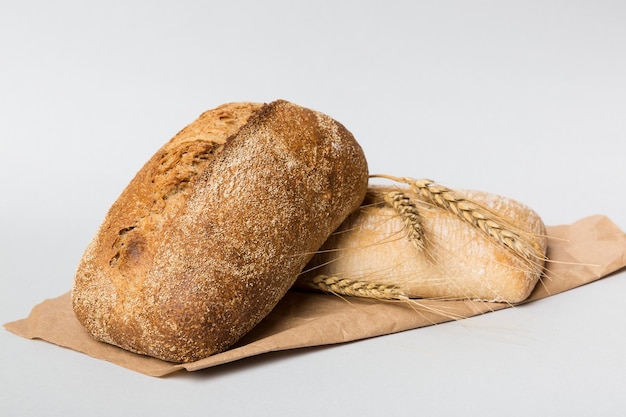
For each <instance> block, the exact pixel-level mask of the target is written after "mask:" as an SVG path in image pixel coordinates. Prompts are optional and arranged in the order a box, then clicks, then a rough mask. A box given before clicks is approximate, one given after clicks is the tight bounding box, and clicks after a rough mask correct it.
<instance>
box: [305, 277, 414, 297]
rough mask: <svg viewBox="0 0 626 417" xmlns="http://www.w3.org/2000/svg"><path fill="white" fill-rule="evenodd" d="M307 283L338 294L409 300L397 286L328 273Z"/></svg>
mask: <svg viewBox="0 0 626 417" xmlns="http://www.w3.org/2000/svg"><path fill="white" fill-rule="evenodd" d="M306 283H307V285H308V286H309V287H310V288H312V289H315V290H319V291H323V292H327V293H332V294H336V295H349V296H353V297H365V298H375V299H377V300H403V301H405V300H408V299H409V297H407V296H406V294H404V292H402V291H401V290H400V289H399V288H398V287H397V286H395V285H387V284H376V283H372V282H369V281H357V280H352V279H347V278H338V277H333V276H328V275H317V276H315V277H313V278H310V279H307V280H306Z"/></svg>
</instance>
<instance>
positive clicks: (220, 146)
mask: <svg viewBox="0 0 626 417" xmlns="http://www.w3.org/2000/svg"><path fill="white" fill-rule="evenodd" d="M367 177H368V172H367V163H366V161H365V157H364V155H363V152H362V150H361V148H360V146H359V145H358V144H357V142H356V141H355V140H354V138H353V137H352V135H351V134H350V132H348V131H347V130H346V129H345V128H344V127H343V126H342V125H341V124H339V123H338V122H336V121H334V120H333V119H331V118H329V117H328V116H325V115H323V114H321V113H319V112H315V111H312V110H309V109H306V108H303V107H300V106H297V105H294V104H292V103H289V102H286V101H282V100H280V101H276V102H272V103H270V104H266V105H264V104H254V103H234V104H227V105H224V106H221V107H218V108H216V109H214V110H210V111H208V112H206V113H204V114H202V115H201V116H200V117H199V118H198V119H197V120H196V121H195V122H193V123H192V124H190V125H189V126H187V127H186V128H184V129H183V130H182V131H181V132H180V133H178V134H177V135H176V136H175V137H174V138H173V139H172V140H171V141H169V142H168V143H167V144H165V145H164V146H163V147H162V148H161V149H160V150H159V151H158V152H157V153H156V154H155V155H154V156H153V157H152V158H151V159H150V160H149V161H148V162H147V163H146V164H145V165H144V166H143V168H142V169H141V170H140V171H139V172H138V173H137V175H136V176H135V178H134V179H133V180H132V181H131V182H130V184H129V185H128V186H127V188H126V189H125V190H124V191H123V192H122V194H121V195H120V197H119V198H118V200H117V201H116V202H115V203H114V204H113V205H112V207H111V208H110V210H109V212H108V213H107V215H106V218H105V219H104V222H103V224H102V225H101V227H100V229H99V230H98V232H97V233H96V235H95V237H94V238H93V240H92V242H91V243H90V244H89V246H88V247H87V249H86V251H85V253H84V255H83V257H82V259H81V261H80V263H79V266H78V269H77V273H76V276H75V281H74V287H73V291H72V302H73V307H74V311H75V314H76V317H77V318H78V320H79V321H80V322H81V323H82V325H83V326H84V327H85V329H86V330H87V331H88V332H89V333H91V334H92V335H93V336H94V337H95V338H96V339H98V340H101V341H103V342H107V343H110V344H113V345H117V346H120V347H122V348H124V349H127V350H130V351H133V352H137V353H141V354H145V355H149V356H153V357H157V358H160V359H163V360H167V361H174V362H188V361H193V360H197V359H200V358H203V357H206V356H209V355H211V354H214V353H216V352H220V351H223V350H225V349H226V348H228V347H229V346H231V345H232V344H233V343H235V342H236V341H237V340H238V339H239V338H241V336H243V335H244V334H245V333H246V332H248V331H249V330H250V329H252V328H253V327H254V326H255V325H256V324H257V323H258V322H259V321H260V320H261V319H262V318H263V317H265V316H266V315H267V314H268V313H269V312H270V311H271V310H272V308H273V307H274V306H275V305H276V304H277V302H278V301H279V300H280V298H281V297H282V296H283V295H284V294H285V292H286V291H287V290H288V289H289V287H290V286H291V285H292V284H293V283H294V281H295V279H296V277H297V275H298V273H299V272H300V271H301V269H302V268H303V267H304V265H305V264H306V263H307V262H308V260H309V259H310V258H311V256H312V254H313V253H314V252H315V250H316V249H318V248H319V246H321V245H322V243H323V242H324V241H325V240H326V238H327V237H328V236H329V234H330V233H331V232H332V231H333V230H334V229H336V228H337V227H338V226H339V224H340V223H341V222H342V221H343V220H344V219H345V218H346V217H347V215H348V214H349V213H350V212H352V211H354V210H355V209H356V208H357V207H358V206H359V204H360V203H361V201H362V200H363V197H364V195H365V192H366V189H367V180H368V178H367Z"/></svg>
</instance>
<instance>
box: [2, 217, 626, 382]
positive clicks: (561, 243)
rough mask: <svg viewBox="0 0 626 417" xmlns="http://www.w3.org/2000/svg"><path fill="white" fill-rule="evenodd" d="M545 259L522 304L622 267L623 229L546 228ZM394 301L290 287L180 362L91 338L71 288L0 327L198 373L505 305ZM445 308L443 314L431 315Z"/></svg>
mask: <svg viewBox="0 0 626 417" xmlns="http://www.w3.org/2000/svg"><path fill="white" fill-rule="evenodd" d="M548 235H549V236H550V239H549V246H548V256H549V258H550V259H552V260H555V261H558V263H557V262H555V263H549V264H548V267H547V272H546V275H545V277H544V278H543V280H542V282H540V283H539V284H537V287H536V288H535V290H534V292H533V293H532V294H531V295H530V297H529V298H528V299H527V300H526V301H525V303H528V302H531V301H535V300H539V299H541V298H545V297H548V296H550V295H554V294H558V293H560V292H563V291H566V290H569V289H572V288H575V287H579V286H581V285H584V284H587V283H590V282H593V281H595V280H597V279H600V278H602V277H605V276H607V275H608V274H611V273H612V272H615V271H617V270H619V269H621V268H623V267H624V266H626V234H624V232H623V231H621V230H620V229H619V228H618V227H617V226H616V225H615V224H614V223H613V222H611V221H610V220H609V219H608V218H607V217H604V216H591V217H588V218H585V219H582V220H580V221H578V222H576V223H573V224H571V225H564V226H553V227H548ZM419 302H420V304H421V305H422V307H418V308H416V307H411V306H408V305H406V304H404V303H398V302H381V301H375V300H367V299H356V298H350V299H342V298H339V297H335V296H332V295H325V294H316V293H304V292H297V291H290V292H289V293H288V294H287V295H286V296H285V297H284V298H283V299H282V300H281V302H280V303H279V304H278V306H276V308H275V309H274V310H273V311H272V313H270V315H269V316H267V317H266V318H265V319H264V320H263V321H262V322H261V323H260V324H259V325H258V326H257V327H255V328H254V329H253V330H252V331H251V332H250V333H248V334H247V335H246V336H245V337H244V338H243V339H242V340H240V341H239V342H238V343H237V344H236V345H235V346H233V347H232V348H231V349H229V350H227V351H226V352H223V353H220V354H216V355H213V356H210V357H208V358H205V359H202V360H199V361H196V362H191V363H185V364H175V363H170V362H164V361H161V360H158V359H154V358H150V357H146V356H142V355H137V354H134V353H131V352H128V351H125V350H123V349H120V348H118V347H115V346H112V345H108V344H105V343H101V342H98V341H96V340H94V339H92V338H91V337H90V336H89V335H88V334H87V333H86V332H85V331H84V330H83V328H82V327H81V325H80V324H79V322H78V321H77V320H76V318H75V317H74V313H73V310H72V307H71V302H70V293H69V292H68V293H66V294H63V295H61V296H60V297H57V298H54V299H48V300H45V301H43V302H42V303H41V304H38V305H36V306H35V307H34V308H33V309H32V311H31V313H30V315H29V316H28V317H27V318H25V319H22V320H18V321H15V322H12V323H7V324H5V327H6V328H7V329H8V330H9V331H11V332H13V333H15V334H17V335H19V336H22V337H25V338H28V339H43V340H46V341H48V342H51V343H54V344H57V345H60V346H64V347H68V348H71V349H74V350H76V351H79V352H83V353H86V354H87V355H90V356H92V357H94V358H98V359H103V360H106V361H110V362H112V363H115V364H117V365H120V366H123V367H126V368H129V369H132V370H134V371H138V372H141V373H144V374H147V375H151V376H164V375H167V374H170V373H173V372H176V371H179V370H182V369H186V370H188V371H196V370H200V369H204V368H209V367H212V366H216V365H220V364H223V363H228V362H232V361H236V360H238V359H242V358H246V357H250V356H255V355H260V354H263V353H268V352H274V351H281V350H287V349H296V348H302V347H311V346H320V345H328V344H335V343H342V342H348V341H354V340H359V339H365V338H368V337H375V336H380V335H385V334H390V333H395V332H400V331H404V330H409V329H415V328H419V327H423V326H428V325H432V324H437V323H442V322H446V321H450V320H452V317H455V318H463V317H470V316H474V315H478V314H482V313H487V312H491V311H496V310H500V309H503V308H507V307H509V305H506V304H499V303H481V302H471V301H425V300H420V301H419ZM436 311H443V312H446V313H447V314H444V315H441V314H437V313H436Z"/></svg>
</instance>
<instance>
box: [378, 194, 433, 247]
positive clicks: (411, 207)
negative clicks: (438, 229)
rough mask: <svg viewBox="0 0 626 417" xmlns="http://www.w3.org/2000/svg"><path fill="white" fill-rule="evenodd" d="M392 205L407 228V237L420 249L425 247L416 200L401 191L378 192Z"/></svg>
mask: <svg viewBox="0 0 626 417" xmlns="http://www.w3.org/2000/svg"><path fill="white" fill-rule="evenodd" d="M376 194H377V195H379V196H380V197H382V199H383V200H384V201H385V203H387V204H388V205H389V206H391V207H392V208H393V209H394V210H395V211H396V212H397V213H398V214H399V215H400V218H401V219H402V222H403V223H404V225H405V228H406V230H407V232H408V233H407V238H408V239H409V241H410V242H411V243H413V245H414V246H415V248H417V249H418V250H422V249H424V229H423V228H422V220H421V217H420V214H419V210H418V208H417V205H416V204H415V201H413V199H411V197H409V196H408V195H407V194H406V193H403V192H401V191H389V192H386V193H376Z"/></svg>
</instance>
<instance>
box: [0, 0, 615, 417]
mask: <svg viewBox="0 0 626 417" xmlns="http://www.w3.org/2000/svg"><path fill="white" fill-rule="evenodd" d="M201 3H204V4H201ZM625 22H626V3H624V2H619V1H586V2H583V1H569V2H563V1H558V2H556V1H518V2H510V1H474V2H470V1H460V0H459V1H413V2H410V1H404V2H399V1H386V2H373V1H358V2H357V1H316V2H288V1H284V2H277V1H270V0H266V1H262V2H252V1H248V2H243V1H231V2H217V1H215V2H211V1H207V2H200V1H176V2H173V1H172V2H165V1H154V2H138V1H128V0H125V1H118V0H113V1H108V2H78V1H76V2H70V1H41V0H39V1H37V0H33V1H30V2H26V1H25V2H20V1H13V0H9V1H3V2H2V5H0V178H2V190H1V192H0V276H1V285H2V290H1V291H0V297H1V298H0V320H1V322H2V323H5V322H8V321H13V320H16V319H19V318H22V317H25V316H26V315H27V314H28V312H29V311H30V309H31V307H32V306H33V305H35V304H36V303H39V302H40V301H42V300H43V299H45V298H49V297H54V296H57V295H60V294H62V293H63V292H65V291H67V290H68V289H69V288H70V287H71V285H72V279H73V273H74V269H75V267H76V264H77V262H78V260H79V258H80V256H81V255H82V251H83V249H84V247H85V246H86V244H87V242H88V241H89V239H90V238H91V236H92V235H93V234H94V232H95V230H96V228H97V227H98V225H99V224H100V222H101V221H102V219H103V217H104V214H105V212H106V210H107V209H108V207H109V206H110V204H111V203H112V202H113V201H114V200H115V199H116V198H117V196H118V194H119V192H120V191H121V190H122V189H123V187H124V186H125V185H126V184H127V182H128V181H129V180H130V178H131V177H132V176H133V175H134V173H135V172H136V171H137V170H138V169H139V168H140V167H141V165H142V164H143V162H144V161H145V160H147V159H148V158H149V157H150V156H151V155H152V153H154V151H156V149H157V148H158V147H160V146H161V145H162V144H163V143H164V142H165V141H167V140H168V139H170V138H171V137H172V136H173V135H174V134H175V133H176V132H177V131H178V130H180V129H181V128H182V127H184V126H185V125H186V124H187V123H189V122H191V121H192V120H193V119H194V118H195V117H196V116H198V115H199V114H200V113H201V112H202V111H204V110H207V109H209V108H212V107H215V106H217V105H219V104H222V103H225V102H229V101H239V100H246V101H271V100H273V99H276V98H284V99H287V100H290V101H293V102H295V103H298V104H301V105H304V106H307V107H311V108H314V109H317V110H320V111H322V112H324V113H327V114H329V115H331V116H333V117H334V118H336V119H338V120H339V121H341V122H342V123H343V124H345V125H346V126H347V127H348V129H349V130H351V131H352V132H353V133H354V135H355V136H356V137H357V139H358V140H359V142H360V143H361V145H362V146H363V148H364V150H365V153H366V155H367V156H368V159H369V163H370V170H371V172H372V173H374V172H385V173H391V174H395V175H406V176H413V177H417V178H422V177H428V178H432V179H435V180H437V181H438V182H440V183H442V184H446V185H448V186H451V187H453V188H473V189H479V190H483V191H489V192H493V193H498V194H503V195H506V196H508V197H511V198H515V199H518V200H520V201H522V202H524V203H526V204H527V205H529V206H531V207H532V208H533V209H535V210H536V211H537V212H538V213H539V214H540V215H541V216H542V217H543V219H544V221H545V223H546V224H549V225H556V224H564V223H571V222H573V221H575V220H578V219H580V218H582V217H586V216H588V215H592V214H606V215H608V216H609V217H610V218H611V219H612V220H613V221H614V222H615V223H617V225H618V226H620V227H621V228H622V229H623V230H624V229H626V196H625V185H626V184H625V182H626V181H625V179H626V168H625V167H624V143H626V24H625ZM625 298H626V272H624V271H622V272H620V273H617V274H615V275H613V276H611V277H610V278H607V279H605V280H602V281H599V282H596V283H593V284H590V285H587V286H584V287H582V288H578V289H575V290H572V291H569V292H566V293H564V294H561V295H557V296H554V297H551V298H548V299H545V300H542V301H539V302H535V303H531V304H529V305H525V306H523V307H519V308H515V309H507V310H504V311H500V312H497V313H493V314H488V315H485V316H481V317H476V318H472V319H467V320H463V321H460V322H455V323H449V324H444V325H439V326H434V327H429V328H424V329H419V330H415V331H408V332H404V333H400V334H395V335H391V336H385V337H379V338H375V339H369V340H365V341H361V342H355V343H349V344H345V345H339V346H333V347H324V348H315V349H306V350H302V351H295V352H286V353H277V354H269V355H264V356H260V357H257V358H252V359H247V360H243V361H241V362H238V363H232V364H228V365H223V366H219V367H216V368H214V369H210V370H206V371H201V372H197V373H185V372H181V373H178V374H175V375H172V376H171V377H168V378H161V379H158V378H152V377H147V376H144V375H141V374H138V373H135V372H132V371H129V370H126V369H123V368H121V367H118V366H115V365H112V364H109V363H106V362H103V361H99V360H95V359H92V358H89V357H87V356H85V355H82V354H79V353H76V352H73V351H71V350H68V349H63V348H59V347H57V346H54V345H52V344H48V343H45V342H41V341H29V340H25V339H22V338H19V337H17V336H15V335H13V334H11V333H9V332H8V331H5V330H4V329H2V330H0V345H1V346H2V348H1V349H0V367H1V369H2V370H1V372H0V415H2V416H18V415H19V416H31V415H32V416H48V415H63V416H70V415H93V416H96V415H103V416H104V415H106V416H112V415H150V416H161V415H162V416H172V415H237V416H239V415H242V416H243V415H255V416H263V415H271V416H276V415H285V416H293V415H299V416H309V415H310V416H327V415H361V416H370V415H371V416H380V415H411V416H413V415H427V416H438V415H442V416H449V415H465V416H473V415H481V416H489V415H507V416H513V415H530V414H531V413H532V414H533V415H568V416H588V415H594V416H616V415H622V413H623V412H624V409H626V396H625V395H624V393H625V392H626V356H625V353H624V352H626V327H625V325H624V317H625V316H626V302H625V301H626V300H625ZM120 413H125V414H120ZM296 413H297V414H296Z"/></svg>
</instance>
